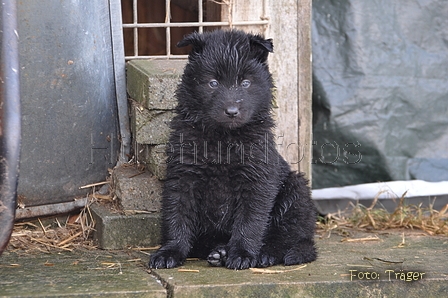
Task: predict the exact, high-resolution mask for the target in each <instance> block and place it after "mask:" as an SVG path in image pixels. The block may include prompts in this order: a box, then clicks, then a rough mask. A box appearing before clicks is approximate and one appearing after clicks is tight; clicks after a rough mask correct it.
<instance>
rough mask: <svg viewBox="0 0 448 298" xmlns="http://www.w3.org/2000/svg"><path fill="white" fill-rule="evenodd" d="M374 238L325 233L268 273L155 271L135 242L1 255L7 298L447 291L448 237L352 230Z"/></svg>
mask: <svg viewBox="0 0 448 298" xmlns="http://www.w3.org/2000/svg"><path fill="white" fill-rule="evenodd" d="M96 209H97V208H96V206H95V207H94V208H93V210H96ZM119 237H126V235H119ZM368 237H370V238H373V239H377V240H370V241H353V242H349V241H342V240H344V239H346V238H344V237H343V236H340V235H337V234H336V233H335V232H333V233H331V234H328V233H321V234H320V235H319V237H316V244H317V247H318V251H319V258H318V259H317V260H316V261H315V262H313V263H310V264H307V266H306V267H304V268H301V267H300V266H289V267H284V266H274V267H270V268H267V269H266V270H265V272H264V274H255V273H253V272H252V271H250V270H242V271H235V270H229V269H225V268H216V267H210V266H208V264H207V263H206V262H205V261H202V260H187V261H186V263H185V265H184V266H182V267H180V268H175V269H164V270H160V269H159V270H148V269H147V267H146V266H147V263H148V260H149V256H148V255H147V253H146V251H145V253H143V252H137V251H135V250H130V249H126V250H122V251H103V250H88V251H87V250H75V251H73V252H61V251H55V250H52V251H50V252H46V253H39V254H28V253H25V252H11V251H8V250H7V251H5V252H4V253H3V255H2V256H1V257H0V297H61V296H64V297H80V296H89V297H90V296H93V297H98V296H106V297H175V298H176V297H195V298H196V297H257V298H263V297H281V298H282V297H344V298H345V297H447V293H448V266H447V265H446V264H447V261H448V256H447V254H446V253H447V245H448V238H447V237H436V236H428V235H424V234H423V233H421V232H418V231H414V232H413V231H410V230H405V231H390V232H380V231H378V232H377V233H376V234H373V233H361V232H356V231H350V238H349V239H361V238H368ZM148 273H149V274H148ZM408 273H412V274H411V275H408ZM414 273H417V275H415V274H414ZM414 279H415V280H414Z"/></svg>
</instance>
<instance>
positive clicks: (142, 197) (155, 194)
mask: <svg viewBox="0 0 448 298" xmlns="http://www.w3.org/2000/svg"><path fill="white" fill-rule="evenodd" d="M112 181H113V185H114V188H115V194H116V195H117V197H118V199H119V200H120V203H121V205H122V206H123V208H124V209H125V210H142V211H159V210H160V206H161V198H162V182H160V181H159V179H157V178H156V177H155V176H153V175H151V174H150V173H148V172H144V173H141V172H139V171H138V170H137V169H136V168H135V167H131V166H121V167H117V168H115V169H114V171H113V173H112Z"/></svg>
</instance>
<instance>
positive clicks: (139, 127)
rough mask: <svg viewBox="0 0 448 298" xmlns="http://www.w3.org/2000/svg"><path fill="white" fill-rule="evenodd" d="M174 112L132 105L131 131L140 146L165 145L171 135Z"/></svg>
mask: <svg viewBox="0 0 448 298" xmlns="http://www.w3.org/2000/svg"><path fill="white" fill-rule="evenodd" d="M173 117H174V112H173V111H167V110H148V109H146V108H144V107H142V106H139V105H138V104H136V103H134V102H132V104H131V129H132V133H133V136H134V141H135V142H136V143H138V144H152V145H157V144H165V143H167V142H168V138H169V135H170V123H171V119H173Z"/></svg>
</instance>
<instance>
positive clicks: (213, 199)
mask: <svg viewBox="0 0 448 298" xmlns="http://www.w3.org/2000/svg"><path fill="white" fill-rule="evenodd" d="M243 185H244V182H243V181H242V180H238V179H236V178H233V179H232V178H230V177H229V176H226V175H221V176H207V179H204V180H203V183H202V185H200V186H199V185H198V187H197V189H195V191H194V192H195V193H196V198H195V199H196V200H198V203H199V204H198V206H199V210H198V211H199V214H200V216H201V217H202V218H203V220H205V221H208V222H210V223H212V224H213V225H214V226H218V227H222V228H223V227H225V226H227V225H228V224H230V223H231V222H232V219H233V216H234V214H235V211H236V206H237V205H238V204H239V201H240V200H244V197H245V196H247V192H246V191H245V190H244V188H243ZM246 199H247V198H246Z"/></svg>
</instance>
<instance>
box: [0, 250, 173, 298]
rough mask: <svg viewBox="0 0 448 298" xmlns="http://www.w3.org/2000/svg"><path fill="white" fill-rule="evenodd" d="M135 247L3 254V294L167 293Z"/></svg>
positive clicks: (0, 269) (0, 279)
mask: <svg viewBox="0 0 448 298" xmlns="http://www.w3.org/2000/svg"><path fill="white" fill-rule="evenodd" d="M166 296H167V293H166V290H165V289H164V288H163V287H162V286H161V284H160V282H158V281H157V280H156V279H155V278H154V277H153V276H152V275H151V274H149V273H148V272H146V271H145V268H144V260H143V259H142V258H141V255H136V254H133V252H132V251H121V252H112V251H101V250H76V251H73V252H63V251H61V252H53V253H41V254H25V253H13V252H8V251H6V252H5V253H4V254H3V255H2V256H1V257H0V297H166Z"/></svg>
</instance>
